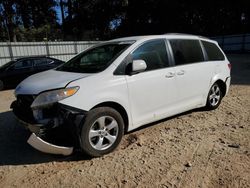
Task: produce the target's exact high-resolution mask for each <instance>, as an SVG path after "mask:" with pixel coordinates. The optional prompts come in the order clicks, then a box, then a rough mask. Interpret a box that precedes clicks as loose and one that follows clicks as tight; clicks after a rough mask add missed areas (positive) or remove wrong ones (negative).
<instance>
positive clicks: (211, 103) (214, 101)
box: [206, 83, 222, 110]
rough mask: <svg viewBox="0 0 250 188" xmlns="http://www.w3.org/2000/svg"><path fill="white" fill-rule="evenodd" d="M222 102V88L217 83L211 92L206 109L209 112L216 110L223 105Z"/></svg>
mask: <svg viewBox="0 0 250 188" xmlns="http://www.w3.org/2000/svg"><path fill="white" fill-rule="evenodd" d="M221 100H222V92H221V88H220V86H219V85H218V84H217V83H215V84H213V85H212V87H211V88H210V90H209V93H208V97H207V104H206V108H207V109H208V110H214V109H216V108H218V106H219V105H220V103H221Z"/></svg>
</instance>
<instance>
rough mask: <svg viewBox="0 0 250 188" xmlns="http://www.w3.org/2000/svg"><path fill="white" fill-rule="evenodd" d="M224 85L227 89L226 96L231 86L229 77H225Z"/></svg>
mask: <svg viewBox="0 0 250 188" xmlns="http://www.w3.org/2000/svg"><path fill="white" fill-rule="evenodd" d="M225 83H226V85H227V88H226V94H227V93H228V91H229V86H230V84H231V76H229V77H227V78H226V81H225Z"/></svg>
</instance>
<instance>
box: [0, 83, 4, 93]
mask: <svg viewBox="0 0 250 188" xmlns="http://www.w3.org/2000/svg"><path fill="white" fill-rule="evenodd" d="M3 89H4V84H3V81H2V80H0V91H2V90H3Z"/></svg>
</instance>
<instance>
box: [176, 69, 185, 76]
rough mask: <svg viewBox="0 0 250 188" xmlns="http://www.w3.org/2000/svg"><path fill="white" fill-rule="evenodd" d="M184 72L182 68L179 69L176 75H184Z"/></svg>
mask: <svg viewBox="0 0 250 188" xmlns="http://www.w3.org/2000/svg"><path fill="white" fill-rule="evenodd" d="M184 74H185V71H184V70H181V71H179V72H177V75H184Z"/></svg>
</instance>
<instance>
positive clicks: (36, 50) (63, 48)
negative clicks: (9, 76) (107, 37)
mask: <svg viewBox="0 0 250 188" xmlns="http://www.w3.org/2000/svg"><path fill="white" fill-rule="evenodd" d="M97 43H99V42H98V41H77V42H74V41H71V42H11V43H10V42H0V66H1V65H3V64H5V63H7V62H8V61H10V60H12V59H15V58H19V57H24V56H49V57H55V58H57V59H61V60H63V61H67V60H69V59H70V58H72V57H73V56H74V55H76V54H77V53H79V52H81V51H83V50H85V49H86V48H88V47H90V46H92V45H94V44H97Z"/></svg>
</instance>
